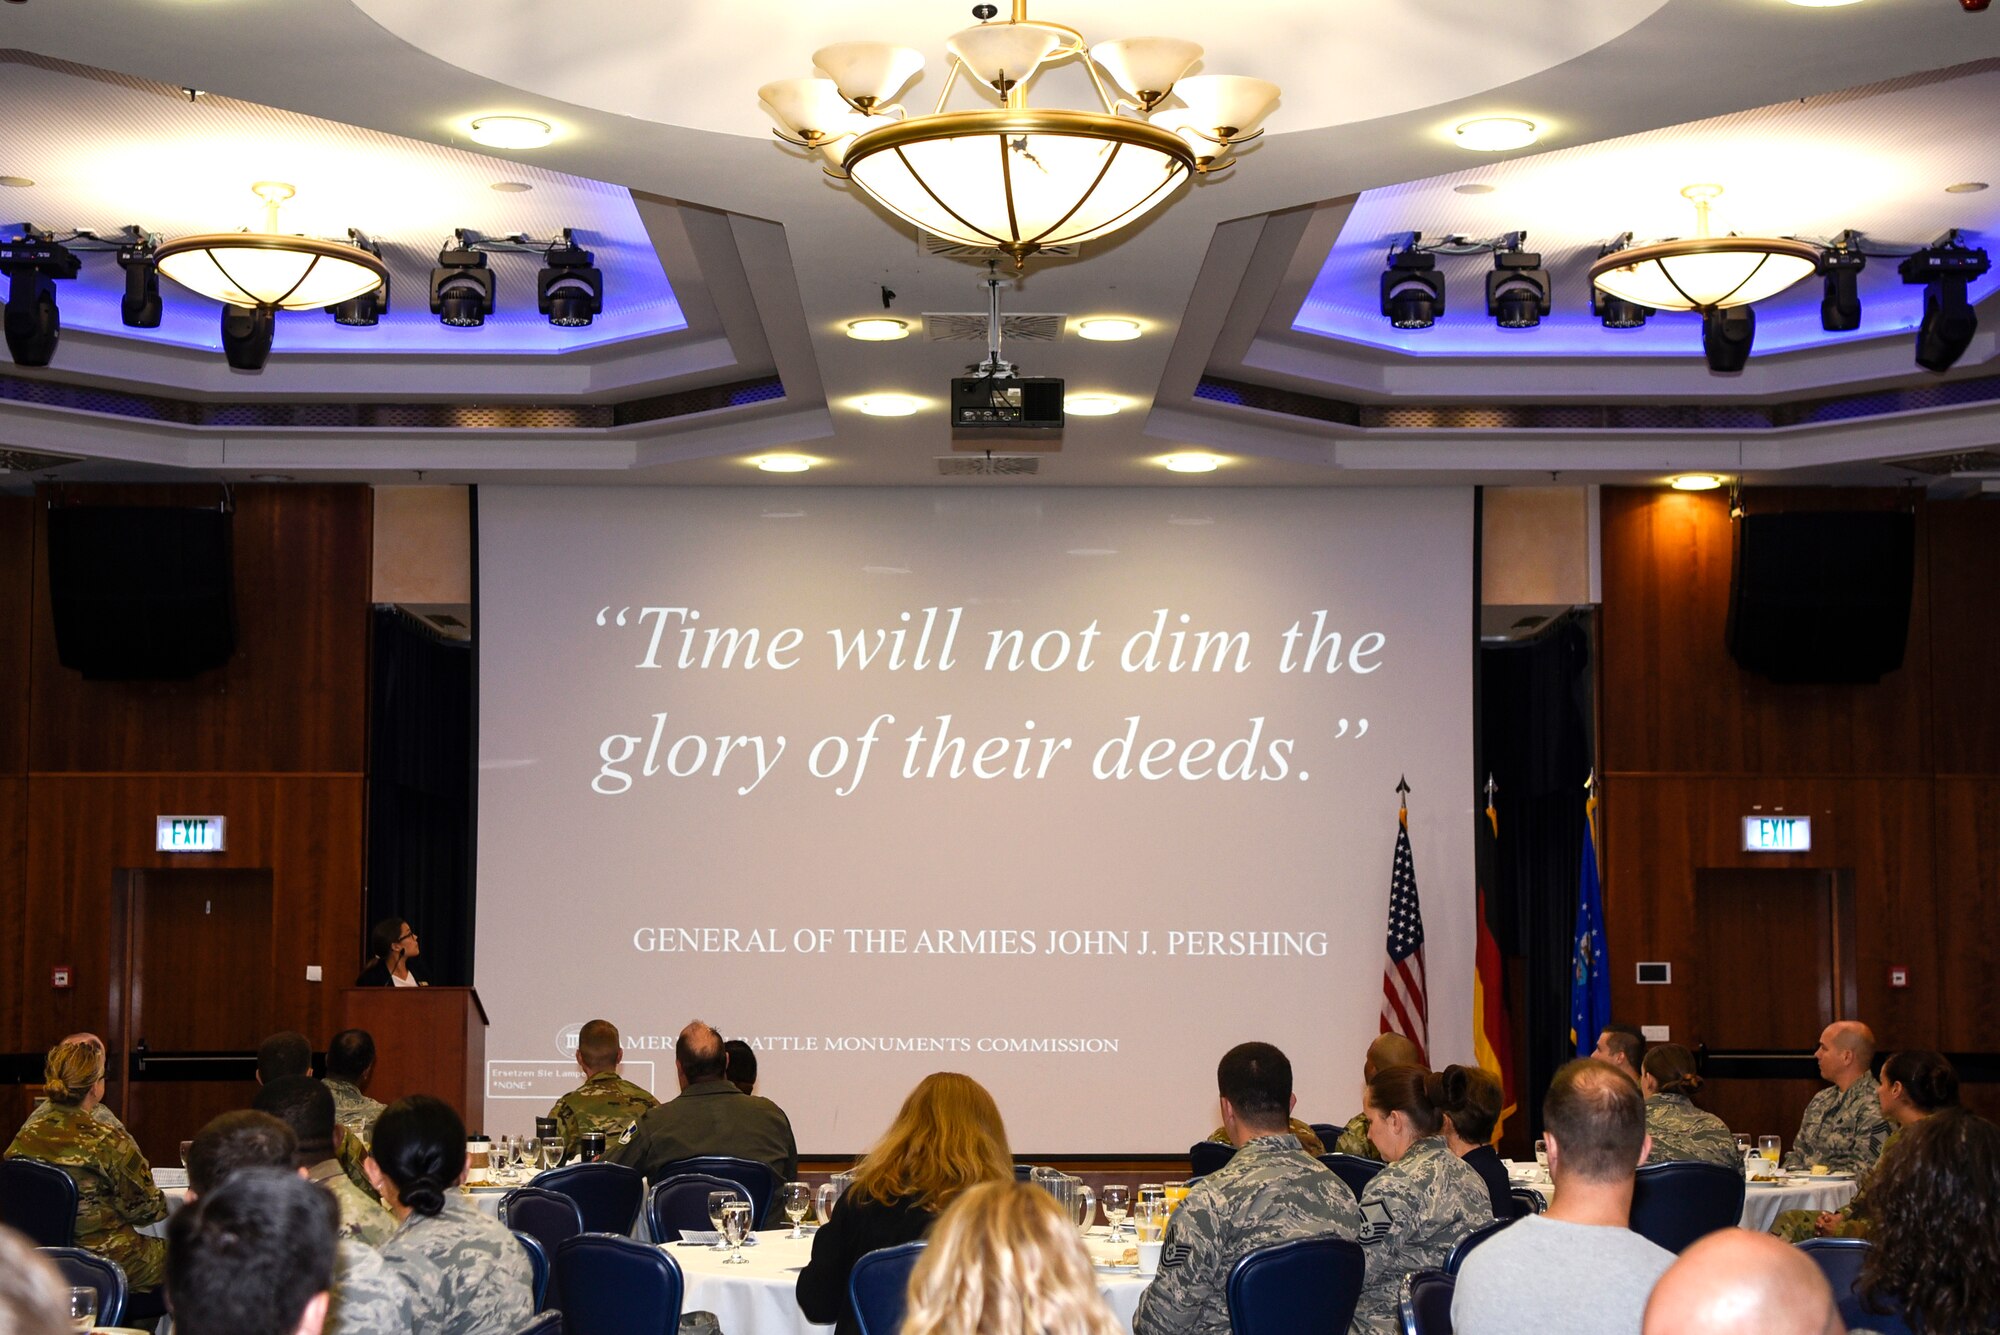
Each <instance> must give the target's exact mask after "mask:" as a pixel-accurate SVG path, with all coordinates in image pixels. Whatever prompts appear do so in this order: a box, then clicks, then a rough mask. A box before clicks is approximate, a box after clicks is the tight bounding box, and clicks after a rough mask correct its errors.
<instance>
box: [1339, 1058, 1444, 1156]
mask: <svg viewBox="0 0 2000 1335" xmlns="http://www.w3.org/2000/svg"><path fill="white" fill-rule="evenodd" d="M1423 1064H1424V1061H1423V1057H1422V1055H1421V1054H1419V1053H1418V1051H1417V1045H1416V1044H1414V1043H1412V1042H1411V1041H1410V1040H1409V1039H1407V1038H1404V1037H1403V1036H1402V1035H1401V1034H1384V1035H1382V1037H1380V1038H1378V1039H1376V1040H1375V1041H1374V1042H1373V1043H1370V1044H1369V1045H1368V1059H1367V1060H1366V1061H1365V1062H1363V1063H1362V1065H1361V1089H1362V1092H1363V1097H1364V1098H1365V1097H1366V1096H1367V1089H1368V1082H1369V1081H1371V1080H1373V1079H1374V1078H1375V1077H1376V1076H1377V1075H1378V1074H1380V1073H1381V1072H1383V1071H1386V1070H1388V1069H1389V1068H1390V1067H1391V1066H1422V1065H1423ZM1333 1149H1334V1153H1336V1154H1357V1155H1360V1156H1361V1157H1362V1158H1364V1159H1380V1158H1381V1157H1382V1151H1380V1150H1378V1149H1376V1148H1375V1142H1374V1141H1372V1140H1370V1139H1369V1138H1368V1116H1367V1114H1366V1113H1356V1114H1354V1116H1353V1117H1351V1118H1349V1119H1348V1121H1347V1127H1346V1129H1345V1130H1343V1131H1342V1132H1341V1133H1340V1139H1339V1140H1336V1141H1334V1142H1333Z"/></svg>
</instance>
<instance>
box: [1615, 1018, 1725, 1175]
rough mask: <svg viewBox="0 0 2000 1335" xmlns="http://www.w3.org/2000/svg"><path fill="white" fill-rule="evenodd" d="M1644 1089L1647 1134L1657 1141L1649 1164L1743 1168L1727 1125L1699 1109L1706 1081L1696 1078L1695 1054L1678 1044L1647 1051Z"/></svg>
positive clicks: (1642, 1079) (1642, 1078) (1641, 1082)
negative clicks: (1692, 1162)
mask: <svg viewBox="0 0 2000 1335" xmlns="http://www.w3.org/2000/svg"><path fill="white" fill-rule="evenodd" d="M1639 1087H1640V1088H1641V1089H1643V1090H1644V1091H1645V1092H1646V1134H1647V1135H1649V1136H1651V1137H1652V1138H1653V1152H1652V1155H1651V1156H1650V1157H1649V1158H1647V1160H1646V1162H1647V1163H1666V1162H1668V1161H1669V1160H1674V1159H1693V1160H1696V1161H1697V1162H1700V1163H1712V1164H1720V1165H1721V1166H1722V1167H1724V1168H1736V1169H1741V1168H1742V1167H1743V1155H1742V1154H1741V1153H1740V1152H1739V1151H1738V1150H1737V1148H1736V1136H1735V1134H1734V1133H1733V1132H1731V1131H1730V1129H1729V1126H1728V1124H1727V1123H1726V1122H1724V1121H1723V1120H1722V1119H1721V1118H1720V1117H1717V1116H1716V1115H1715V1114H1714V1113H1711V1112H1703V1111H1702V1110H1701V1109H1700V1108H1697V1107H1695V1106H1694V1102H1693V1097H1694V1094H1695V1093H1696V1091H1698V1090H1699V1089H1700V1088H1701V1077H1700V1076H1699V1075H1696V1074H1695V1069H1694V1054H1693V1053H1692V1052H1689V1051H1688V1050H1687V1049H1686V1048H1684V1047H1682V1046H1681V1045H1680V1044H1678V1043H1662V1044H1660V1045H1658V1046H1657V1047H1654V1048H1650V1049H1648V1050H1647V1052H1646V1060H1645V1063H1644V1068H1643V1069H1642V1070H1641V1071H1640V1074H1639Z"/></svg>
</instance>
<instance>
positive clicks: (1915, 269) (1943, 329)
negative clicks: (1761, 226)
mask: <svg viewBox="0 0 2000 1335" xmlns="http://www.w3.org/2000/svg"><path fill="white" fill-rule="evenodd" d="M1991 267H1992V265H1991V263H1990V262H1989V261H1988V260H1987V257H1986V252H1985V251H1983V250H1974V249H1972V248H1971V247H1969V246H1961V245H1959V244H1958V234H1957V233H1956V232H1953V233H1952V234H1951V235H1950V236H1949V237H1947V238H1946V240H1945V241H1944V243H1943V244H1941V245H1935V246H1930V247H1927V248H1925V249H1923V250H1920V251H1918V252H1917V253H1916V254H1914V255H1912V256H1910V257H1909V258H1908V259H1906V260H1904V261H1903V262H1902V264H1900V265H1898V266H1897V272H1898V273H1900V274H1902V275H1903V281H1904V282H1905V283H1922V284H1923V285H1924V317H1923V320H1922V322H1921V323H1919V324H1918V325H1917V365H1919V366H1921V367H1923V368H1924V369H1925V370H1926V371H1948V370H1950V369H1951V365H1952V363H1953V362H1956V361H1957V360H1958V359H1959V358H1960V357H1962V356H1964V355H1965V349H1966V347H1967V346H1968V345H1969V344H1970V343H1971V342H1972V336H1973V335H1974V334H1975V333H1977V332H1978V331H1979V315H1978V313H1977V312H1975V311H1974V310H1973V309H1972V303H1971V302H1970V301H1968V300H1966V296H1965V288H1966V285H1967V284H1968V283H1970V282H1971V281H1972V280H1973V279H1975V278H1977V277H1979V276H1980V275H1981V274H1983V273H1985V272H1986V271H1987V270H1988V269H1989V268H1991ZM8 309H9V312H10V315H9V318H10V319H11V318H12V316H11V311H12V309H13V308H12V305H11V303H10V304H9V307H8ZM12 327H13V326H12V325H11V324H10V325H9V326H8V328H9V329H12ZM12 338H13V336H12V334H9V335H8V340H9V341H10V342H11V341H12Z"/></svg>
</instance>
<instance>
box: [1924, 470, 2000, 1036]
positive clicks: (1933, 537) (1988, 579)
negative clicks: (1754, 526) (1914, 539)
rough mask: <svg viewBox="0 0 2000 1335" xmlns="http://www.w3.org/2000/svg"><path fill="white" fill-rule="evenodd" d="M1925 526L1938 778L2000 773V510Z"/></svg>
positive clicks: (1933, 516)
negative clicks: (1928, 554)
mask: <svg viewBox="0 0 2000 1335" xmlns="http://www.w3.org/2000/svg"><path fill="white" fill-rule="evenodd" d="M1925 528H1926V530H1927V532H1928V534H1929V539H1930V568H1931V690H1932V693H1933V698H1935V700H1936V701H1937V708H1936V709H1935V710H1934V711H1933V712H1932V723H1933V731H1934V733H1935V736H1936V742H1935V746H1936V751H1937V768H1938V773H1940V774H2000V689H1996V688H2000V607H1996V598H2000V594H1996V591H2000V505H1996V504H1994V503H1993V502H1992V501H1952V502H1947V503H1945V504H1941V505H1932V506H1927V507H1926V520H1925ZM1988 1032H1989V1033H1991V1032H1994V1031H1992V1030H1988Z"/></svg>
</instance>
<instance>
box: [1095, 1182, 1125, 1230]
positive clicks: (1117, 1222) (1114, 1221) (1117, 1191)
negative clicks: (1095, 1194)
mask: <svg viewBox="0 0 2000 1335" xmlns="http://www.w3.org/2000/svg"><path fill="white" fill-rule="evenodd" d="M1099 1203H1100V1204H1102V1205H1103V1206H1104V1218H1105V1220H1106V1221H1107V1222H1108V1223H1109V1224H1110V1225H1111V1240H1112V1241H1113V1242H1116V1241H1118V1237H1119V1234H1120V1233H1121V1231H1122V1230H1123V1228H1124V1225H1125V1216H1126V1215H1128V1214H1130V1213H1131V1212H1132V1189H1131V1188H1130V1187H1126V1186H1121V1185H1119V1184H1118V1183H1116V1182H1107V1183H1105V1184H1104V1192H1103V1194H1102V1196H1101V1197H1100V1198H1099Z"/></svg>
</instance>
